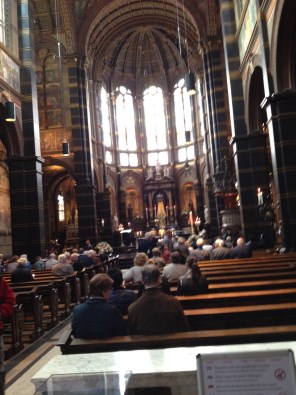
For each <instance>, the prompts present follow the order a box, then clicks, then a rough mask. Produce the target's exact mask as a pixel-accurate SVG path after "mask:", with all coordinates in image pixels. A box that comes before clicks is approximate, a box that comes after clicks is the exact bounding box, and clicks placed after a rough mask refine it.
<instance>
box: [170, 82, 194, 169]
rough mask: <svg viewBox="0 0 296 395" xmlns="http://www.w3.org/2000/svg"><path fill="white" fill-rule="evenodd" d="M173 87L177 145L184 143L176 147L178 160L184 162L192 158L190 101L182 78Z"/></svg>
mask: <svg viewBox="0 0 296 395" xmlns="http://www.w3.org/2000/svg"><path fill="white" fill-rule="evenodd" d="M174 88H175V89H174V106H175V124H176V134H177V145H178V147H180V146H184V145H186V147H180V148H179V149H178V160H179V162H184V161H186V160H188V159H189V160H190V159H193V158H194V147H193V134H192V129H193V123H192V116H191V103H190V97H189V95H188V93H187V89H186V87H185V80H184V78H182V79H180V81H179V82H178V83H177V84H176V85H175V87H174Z"/></svg>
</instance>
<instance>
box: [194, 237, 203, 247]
mask: <svg viewBox="0 0 296 395" xmlns="http://www.w3.org/2000/svg"><path fill="white" fill-rule="evenodd" d="M204 244H205V241H204V239H203V238H202V237H199V238H198V239H197V240H196V245H197V248H202V246H203V245H204Z"/></svg>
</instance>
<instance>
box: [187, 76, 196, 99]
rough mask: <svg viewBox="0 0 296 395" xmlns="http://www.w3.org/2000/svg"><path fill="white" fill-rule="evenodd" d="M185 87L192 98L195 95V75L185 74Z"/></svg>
mask: <svg viewBox="0 0 296 395" xmlns="http://www.w3.org/2000/svg"><path fill="white" fill-rule="evenodd" d="M185 86H186V89H187V92H188V95H190V96H192V95H194V94H195V92H196V91H195V77H194V74H193V73H190V72H189V73H186V74H185Z"/></svg>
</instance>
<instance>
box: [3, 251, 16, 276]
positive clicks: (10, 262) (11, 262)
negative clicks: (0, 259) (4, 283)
mask: <svg viewBox="0 0 296 395" xmlns="http://www.w3.org/2000/svg"><path fill="white" fill-rule="evenodd" d="M18 259H20V257H19V256H18V255H13V256H11V257H10V258H8V259H7V260H6V261H5V262H4V265H5V272H6V273H12V272H13V271H14V270H15V269H16V268H17V266H18V263H17V261H18Z"/></svg>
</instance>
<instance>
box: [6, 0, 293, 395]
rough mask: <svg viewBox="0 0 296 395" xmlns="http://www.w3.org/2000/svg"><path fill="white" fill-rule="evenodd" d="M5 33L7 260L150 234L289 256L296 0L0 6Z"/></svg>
mask: <svg viewBox="0 0 296 395" xmlns="http://www.w3.org/2000/svg"><path fill="white" fill-rule="evenodd" d="M0 22H1V23H0V47H1V50H0V92H1V95H0V124H1V128H0V177H1V178H0V179H1V183H0V202H1V204H0V253H1V254H3V255H7V256H8V255H13V254H17V255H20V254H22V253H27V254H28V256H29V257H31V258H33V257H35V256H42V257H45V256H46V254H47V253H48V252H49V251H50V249H51V248H53V247H57V248H60V249H62V248H69V249H71V248H73V247H75V248H77V247H79V246H83V245H84V243H85V240H90V241H91V242H92V243H93V244H96V243H98V242H100V241H106V242H108V243H109V244H111V245H112V246H114V248H116V247H118V251H120V247H123V249H122V250H123V251H124V248H125V247H127V246H128V245H129V243H130V242H131V243H134V242H135V240H136V239H137V238H141V237H142V236H144V234H145V232H147V231H150V230H152V229H153V230H154V231H155V233H156V234H157V235H158V236H160V237H162V236H163V234H164V232H165V231H166V230H167V229H172V230H173V231H174V232H176V233H177V234H183V235H185V236H187V237H188V236H189V235H191V234H194V233H195V234H197V233H199V232H201V231H202V230H205V231H207V232H208V234H210V235H212V236H213V237H216V236H218V235H220V232H221V230H222V229H224V230H230V231H231V232H233V233H235V234H240V235H243V236H244V237H245V239H246V240H251V241H252V243H254V245H255V246H258V248H260V247H262V248H264V249H265V248H270V249H273V250H276V251H285V252H289V253H290V252H291V253H292V252H293V251H295V250H296V204H295V201H296V183H295V178H294V177H295V176H296V161H295V150H294V149H295V148H296V147H295V146H296V139H295V136H294V134H295V130H296V47H295V40H296V2H295V1H294V0H277V1H276V0H227V1H226V0H152V1H146V0H129V1H124V0H114V1H107V0H0ZM2 203H3V206H2ZM125 234H130V235H131V236H130V237H131V240H130V239H128V242H127V244H125V239H123V238H122V235H125ZM8 393H9V392H8Z"/></svg>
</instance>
